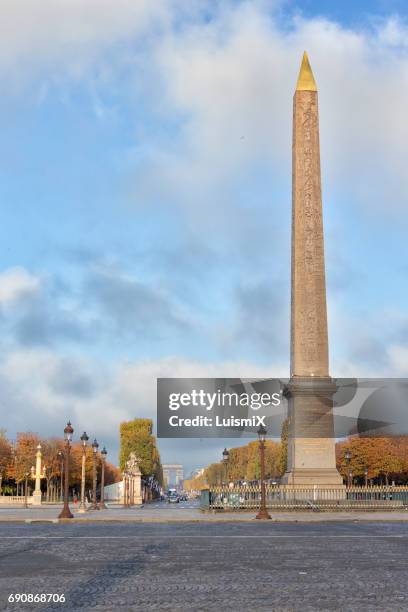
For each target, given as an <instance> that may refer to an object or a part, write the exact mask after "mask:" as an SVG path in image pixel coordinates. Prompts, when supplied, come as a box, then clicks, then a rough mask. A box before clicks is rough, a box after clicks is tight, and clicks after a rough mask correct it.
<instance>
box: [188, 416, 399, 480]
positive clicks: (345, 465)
mask: <svg viewBox="0 0 408 612" xmlns="http://www.w3.org/2000/svg"><path fill="white" fill-rule="evenodd" d="M346 451H349V455H350V459H349V460H347V459H346V457H347V454H348V453H346ZM286 463H287V430H286V427H285V425H284V428H283V431H282V440H281V441H280V442H274V441H272V440H267V441H266V443H265V477H266V478H267V479H271V480H279V478H281V477H282V475H283V474H284V473H285V471H286ZM336 463H337V469H338V470H339V472H340V474H341V475H342V476H343V478H344V479H345V480H347V479H348V477H349V474H350V472H351V475H352V479H353V482H354V483H356V484H364V482H365V478H366V470H367V479H368V481H372V482H373V483H375V484H380V483H384V484H388V483H389V482H391V481H393V482H395V483H396V484H407V483H408V436H400V437H395V438H360V437H357V436H356V437H351V438H347V439H346V440H342V441H341V442H338V443H337V444H336ZM259 478H260V463H259V446H258V442H257V441H255V442H250V443H249V444H247V445H245V446H240V447H238V448H231V449H230V451H229V457H228V461H227V462H226V463H224V462H223V461H220V462H219V463H212V464H211V465H209V466H208V467H207V468H206V469H205V471H204V474H203V476H201V477H200V478H198V479H193V480H192V481H191V482H190V486H191V488H192V489H200V488H202V487H203V486H204V485H210V486H212V485H215V484H219V483H221V482H223V481H224V482H226V481H237V480H245V481H250V480H258V479H259Z"/></svg>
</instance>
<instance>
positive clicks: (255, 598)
mask: <svg viewBox="0 0 408 612" xmlns="http://www.w3.org/2000/svg"><path fill="white" fill-rule="evenodd" d="M407 544H408V525H407V524H406V523H377V522H370V523H365V524H354V523H341V522H337V523H324V522H323V523H318V524H294V523H292V524H285V523H260V522H255V521H254V522H252V523H230V522H225V523H214V524H209V523H200V524H197V523H189V522H184V523H179V524H166V523H162V524H157V523H156V524H150V525H149V524H143V525H142V524H129V523H116V524H114V525H107V524H103V523H99V524H98V523H94V524H79V523H74V524H56V525H44V524H41V525H40V524H35V525H25V524H2V525H0V547H1V555H0V602H1V603H0V609H1V610H10V611H11V610H18V611H19V612H21V611H22V610H32V609H40V610H47V611H51V610H60V609H63V610H69V611H76V610H78V611H79V610H81V611H82V610H83V611H86V610H104V611H111V610H112V611H113V610H124V611H148V610H157V611H159V610H183V611H192V610H193V611H207V610H217V611H218V610H231V611H235V612H236V611H240V610H249V609H252V610H255V611H263V610H265V611H266V610H268V611H271V610H282V611H294V610H295V611H297V610H299V611H300V610H301V611H306V610H313V611H314V610H350V611H351V610H353V611H354V610H356V611H357V610H359V611H361V610H381V611H384V610H393V611H396V610H407V609H408V582H407V579H406V577H407V572H408V558H407V554H406V551H407ZM10 593H58V594H64V595H65V597H66V603H65V604H33V603H31V604H28V603H27V604H18V605H16V604H14V605H13V604H8V603H7V599H8V596H9V594H10Z"/></svg>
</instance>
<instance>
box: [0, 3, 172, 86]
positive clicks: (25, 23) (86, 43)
mask: <svg viewBox="0 0 408 612" xmlns="http://www.w3.org/2000/svg"><path fill="white" fill-rule="evenodd" d="M167 4H168V2H167V1H166V0H154V2H151V1H150V0H87V1H86V2H84V1H83V0H42V2H39V3H33V2H30V0H12V1H10V0H6V1H5V2H3V3H2V10H1V22H0V41H1V42H0V75H3V76H7V77H8V78H9V79H11V80H12V81H13V82H16V83H21V82H22V81H25V80H31V79H33V78H36V77H37V78H38V77H39V78H40V79H42V78H45V79H46V78H48V77H50V76H51V77H53V78H55V79H58V78H64V77H65V76H68V77H70V78H73V79H78V78H82V77H84V76H85V75H86V74H87V70H88V69H89V67H90V66H91V65H92V63H93V62H94V61H95V60H96V59H97V58H98V57H99V56H100V54H103V53H104V51H106V49H108V48H111V50H112V47H113V46H114V45H115V44H117V43H120V42H122V41H130V40H133V41H134V40H136V38H137V36H139V35H140V34H141V33H142V32H144V31H145V29H146V28H147V27H148V26H149V25H151V24H152V21H153V24H154V25H155V26H159V25H160V23H161V21H162V20H164V21H166V18H167Z"/></svg>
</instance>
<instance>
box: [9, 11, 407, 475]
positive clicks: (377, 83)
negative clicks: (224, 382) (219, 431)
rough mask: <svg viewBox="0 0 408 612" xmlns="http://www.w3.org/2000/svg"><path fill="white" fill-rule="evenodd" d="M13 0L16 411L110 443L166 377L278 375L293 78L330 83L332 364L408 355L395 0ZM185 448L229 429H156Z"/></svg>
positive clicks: (403, 365) (374, 366)
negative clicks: (179, 437) (178, 435)
mask: <svg viewBox="0 0 408 612" xmlns="http://www.w3.org/2000/svg"><path fill="white" fill-rule="evenodd" d="M97 4H98V9H96V2H94V1H89V2H84V1H83V0H81V1H80V0H70V1H68V0H61V1H60V2H59V3H55V2H51V0H44V2H42V3H41V7H40V8H39V7H35V8H34V7H33V5H32V3H30V2H28V0H17V1H14V2H6V3H3V6H2V12H3V15H2V20H1V25H0V29H1V30H2V31H1V32H0V34H1V38H0V39H1V40H2V46H1V48H0V87H1V91H2V95H1V99H0V127H1V134H2V137H1V139H0V199H1V205H2V206H1V211H2V217H1V218H2V222H1V224H0V243H1V245H2V249H1V259H0V325H1V336H0V337H1V341H0V350H1V352H0V391H1V405H2V417H3V418H2V424H1V425H2V426H3V427H5V428H6V429H7V430H8V432H9V434H10V435H15V432H16V431H21V430H27V429H31V430H34V431H39V432H40V433H44V435H51V434H57V433H59V432H60V431H61V430H62V428H63V426H64V424H65V422H66V420H67V418H71V420H72V421H73V424H74V426H75V429H76V431H77V432H78V433H80V431H82V430H83V429H86V430H87V431H88V433H89V434H90V435H92V436H94V435H96V436H97V437H98V438H100V440H101V442H102V443H106V445H107V446H108V447H109V449H110V450H111V453H112V455H113V458H114V459H116V453H117V448H118V426H119V422H120V420H123V419H128V418H133V417H135V416H152V417H153V418H154V413H155V380H156V377H157V376H160V375H162V376H246V377H252V376H277V375H282V376H286V375H287V374H288V371H289V299H290V295H289V283H290V277H289V275H290V205H291V194H290V189H291V184H290V177H291V168H290V163H291V161H290V156H291V118H292V95H293V89H294V84H295V82H296V78H297V72H298V69H299V64H300V60H301V56H302V53H303V50H304V49H307V50H308V52H309V56H310V60H311V63H312V67H313V70H314V73H315V77H316V80H317V83H318V88H319V103H320V126H321V151H322V181H323V197H324V216H325V218H324V221H325V237H326V267H327V288H328V307H329V312H328V315H329V332H330V356H331V373H332V375H334V376H341V375H353V376H354V375H360V376H363V375H364V376H381V375H384V376H405V375H406V374H407V370H408V349H407V337H408V316H407V308H406V304H407V297H408V296H407V282H406V278H407V271H408V263H407V262H408V258H407V241H406V235H407V221H408V198H407V193H408V179H407V173H406V159H407V154H408V138H407V136H408V121H407V119H406V107H407V99H408V43H407V40H408V27H407V17H408V16H407V8H406V5H405V3H403V2H398V1H387V2H382V1H379V0H378V1H374V2H358V3H356V2H341V3H338V2H336V3H335V2H313V1H305V2H292V1H287V2H278V1H276V2H268V1H259V2H256V1H254V2H239V1H235V2H233V1H219V2H216V3H214V2H206V1H205V0H202V1H196V2H188V3H186V2H182V1H181V0H179V1H177V0H173V1H170V0H157V2H154V3H152V2H149V1H147V0H138V1H136V2H135V1H134V0H115V1H114V0H100V1H98V3H97ZM160 449H161V452H162V457H163V460H164V461H169V462H179V461H180V462H183V463H185V465H186V467H187V468H194V467H196V466H199V465H202V464H204V463H206V462H207V461H210V460H213V459H215V458H218V455H219V453H220V450H221V445H220V444H219V443H217V441H214V443H212V442H211V443H210V442H205V443H204V442H200V443H198V444H197V445H196V446H195V449H194V453H193V452H192V446H191V443H190V442H188V441H186V443H185V445H180V444H179V443H175V442H174V441H160Z"/></svg>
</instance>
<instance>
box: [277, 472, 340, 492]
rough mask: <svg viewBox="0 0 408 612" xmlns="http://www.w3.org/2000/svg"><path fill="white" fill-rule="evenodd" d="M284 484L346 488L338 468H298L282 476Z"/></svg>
mask: <svg viewBox="0 0 408 612" xmlns="http://www.w3.org/2000/svg"><path fill="white" fill-rule="evenodd" d="M281 482H282V484H286V485H292V486H295V487H314V486H318V487H321V488H324V489H333V488H334V489H340V490H342V489H345V485H344V484H343V479H342V477H341V476H340V474H339V473H338V471H337V470H336V469H324V468H320V469H307V468H306V469H302V468H297V469H295V470H293V471H291V472H286V473H285V474H284V475H283V476H282V480H281Z"/></svg>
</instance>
